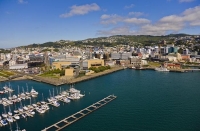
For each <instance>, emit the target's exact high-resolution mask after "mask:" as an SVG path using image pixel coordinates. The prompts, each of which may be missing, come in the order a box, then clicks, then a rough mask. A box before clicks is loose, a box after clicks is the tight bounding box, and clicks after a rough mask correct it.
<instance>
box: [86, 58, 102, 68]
mask: <svg viewBox="0 0 200 131" xmlns="http://www.w3.org/2000/svg"><path fill="white" fill-rule="evenodd" d="M99 66H104V60H102V59H90V60H84V61H83V69H84V70H88V69H89V68H90V67H99Z"/></svg>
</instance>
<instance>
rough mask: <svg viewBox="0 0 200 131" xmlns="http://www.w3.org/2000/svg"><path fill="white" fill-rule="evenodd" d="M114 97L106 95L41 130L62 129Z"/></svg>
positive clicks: (57, 130)
mask: <svg viewBox="0 0 200 131" xmlns="http://www.w3.org/2000/svg"><path fill="white" fill-rule="evenodd" d="M115 98H117V96H114V95H109V96H107V97H105V98H104V99H102V100H100V101H98V102H96V103H94V104H92V105H90V106H88V107H86V108H85V109H82V110H80V111H78V112H77V113H75V114H73V115H71V116H69V117H67V118H64V119H63V120H61V121H59V122H57V123H55V124H53V125H51V126H49V127H47V128H45V129H43V130H42V131H48V130H52V129H53V130H55V131H59V130H62V129H63V128H65V127H67V126H69V125H70V124H72V123H74V122H76V121H77V120H79V119H81V118H83V117H84V116H86V115H88V114H90V113H92V112H93V111H95V110H97V109H99V108H101V107H102V106H104V105H106V104H108V103H109V102H111V101H112V100H114V99H115Z"/></svg>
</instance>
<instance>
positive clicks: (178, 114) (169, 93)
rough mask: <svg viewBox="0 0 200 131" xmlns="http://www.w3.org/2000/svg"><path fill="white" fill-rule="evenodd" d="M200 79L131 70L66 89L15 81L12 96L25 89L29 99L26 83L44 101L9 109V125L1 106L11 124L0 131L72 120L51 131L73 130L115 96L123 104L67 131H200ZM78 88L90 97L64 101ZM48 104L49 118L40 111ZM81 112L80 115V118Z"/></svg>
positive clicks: (109, 107)
mask: <svg viewBox="0 0 200 131" xmlns="http://www.w3.org/2000/svg"><path fill="white" fill-rule="evenodd" d="M199 77H200V76H199V73H198V72H188V73H173V72H171V73H160V72H156V71H153V70H144V71H136V70H130V69H125V70H121V71H117V72H115V73H112V74H109V75H105V76H102V77H99V78H97V79H91V80H90V81H84V82H80V83H76V85H74V86H69V85H63V86H60V87H57V86H52V85H50V84H45V83H42V82H36V81H31V80H21V81H10V84H11V87H12V89H13V90H14V91H13V92H11V96H13V94H15V95H16V96H18V86H19V89H20V94H21V93H22V92H23V90H22V87H24V92H25V94H26V92H27V88H26V83H27V85H28V87H29V89H28V92H29V93H30V91H31V89H32V86H33V89H34V90H35V91H36V92H38V95H37V97H31V99H22V100H21V103H22V104H21V103H20V102H16V103H14V104H11V105H8V106H5V110H6V113H5V114H7V115H8V112H10V111H9V106H10V109H11V113H12V119H13V122H8V121H7V119H6V120H5V118H3V116H2V113H3V114H4V106H3V105H2V104H0V113H1V118H3V120H4V121H2V122H3V124H6V123H7V125H5V126H2V127H0V130H3V131H10V130H11V129H12V130H14V129H16V123H18V126H19V127H20V129H26V130H27V131H36V130H37V131H39V130H44V129H45V128H47V127H48V126H51V125H53V124H55V123H57V122H59V121H61V120H66V118H68V117H69V116H72V115H73V116H72V117H71V118H69V119H68V121H65V122H61V123H60V124H58V125H56V126H57V127H58V128H57V127H55V126H54V127H52V128H50V129H48V130H49V131H50V130H54V129H55V130H57V129H59V128H61V127H63V126H64V125H67V124H68V123H69V121H70V122H71V121H73V120H74V119H75V118H79V117H81V116H82V115H81V113H83V114H86V113H87V110H85V111H84V112H80V111H81V110H83V109H85V108H87V107H89V106H90V105H93V104H94V103H96V102H97V101H99V100H101V99H102V98H106V97H107V96H108V95H110V94H115V95H116V96H117V99H115V100H114V101H112V102H111V103H109V104H106V106H105V108H102V109H100V110H98V111H95V112H94V111H93V113H90V115H86V117H82V118H83V119H78V120H77V121H76V122H73V124H70V126H67V128H63V129H61V130H63V131H67V130H70V131H77V130H87V131H92V130H96V131H104V130H110V131H121V130H138V129H140V130H146V131H147V130H163V131H168V129H169V128H170V129H173V130H191V131H192V130H198V129H199V128H200V127H199V124H198V121H199V120H200V119H199V118H200V117H199V115H198V111H199V110H200V106H199V105H198V104H196V103H198V102H200V101H199V100H200V96H199V93H200V90H199V86H200V85H199V82H198V78H199ZM150 83H151V84H150ZM163 83H165V84H163ZM5 85H9V84H8V82H2V83H1V84H0V88H1V89H3V87H4V86H5ZM70 88H71V90H70ZM73 88H75V89H76V90H79V91H80V94H83V95H85V96H83V98H80V99H73V97H72V98H71V99H70V98H68V99H66V98H67V97H64V99H60V98H61V96H64V95H69V94H70V92H71V93H73V92H77V91H76V90H74V89H73ZM49 92H50V93H49ZM77 93H78V92H77ZM50 94H51V95H50ZM72 96H76V95H72ZM0 97H1V99H2V98H7V99H8V97H9V93H3V94H1V95H0ZM51 97H54V98H55V99H60V100H57V102H58V103H59V104H60V105H59V106H58V107H56V106H55V105H56V104H55V105H54V104H53V103H50V102H49V101H48V99H49V98H51ZM77 98H78V97H77ZM50 100H51V99H50ZM52 100H54V99H52ZM69 100H70V102H69ZM64 101H65V102H64ZM44 102H45V103H46V104H47V105H48V107H49V109H48V110H47V108H46V110H45V112H44V111H42V110H40V108H41V109H42V105H44V104H45V103H44ZM21 105H22V108H21ZM15 106H16V108H15ZM31 106H32V107H33V108H34V110H33V111H34V112H35V114H31V113H33V112H28V111H26V110H25V109H27V108H29V107H31ZM26 107H27V108H26ZM36 107H39V109H38V108H37V110H36ZM43 108H45V107H43ZM15 109H16V110H15ZM19 109H20V110H22V109H23V111H24V112H23V113H17V114H20V115H19V117H17V116H15V114H16V113H15V112H14V111H17V110H19ZM90 109H91V110H92V109H94V108H90ZM90 109H88V111H89V110H90ZM18 112H19V111H18ZM25 112H27V113H25ZM78 112H79V114H76V113H78ZM74 114H76V115H74ZM28 115H32V116H33V117H31V116H28ZM14 116H15V117H14ZM8 120H9V121H12V120H10V119H8ZM67 122H68V123H67Z"/></svg>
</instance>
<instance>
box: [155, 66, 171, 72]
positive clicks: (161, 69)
mask: <svg viewBox="0 0 200 131" xmlns="http://www.w3.org/2000/svg"><path fill="white" fill-rule="evenodd" d="M155 70H156V71H162V72H169V70H168V69H167V68H165V67H162V66H161V67H158V68H155Z"/></svg>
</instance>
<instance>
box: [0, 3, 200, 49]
mask: <svg viewBox="0 0 200 131" xmlns="http://www.w3.org/2000/svg"><path fill="white" fill-rule="evenodd" d="M171 33H187V34H194V35H200V0H0V48H11V47H17V46H21V45H29V44H33V43H36V44H38V43H40V44H41V43H44V42H49V41H59V40H84V39H88V38H96V37H102V36H112V35H167V34H171Z"/></svg>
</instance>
